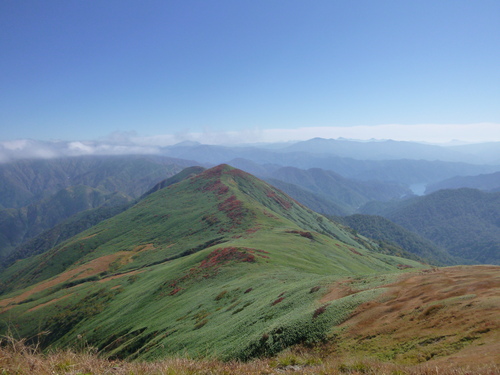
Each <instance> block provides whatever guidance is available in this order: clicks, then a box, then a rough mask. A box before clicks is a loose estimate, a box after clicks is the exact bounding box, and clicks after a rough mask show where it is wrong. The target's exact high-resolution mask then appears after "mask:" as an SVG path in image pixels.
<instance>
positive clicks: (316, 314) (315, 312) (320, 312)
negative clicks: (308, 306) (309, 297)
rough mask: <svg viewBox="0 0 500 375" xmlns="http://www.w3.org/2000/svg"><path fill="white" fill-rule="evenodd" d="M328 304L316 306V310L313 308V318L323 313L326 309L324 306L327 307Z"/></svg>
mask: <svg viewBox="0 0 500 375" xmlns="http://www.w3.org/2000/svg"><path fill="white" fill-rule="evenodd" d="M328 305H329V304H326V305H323V306H321V307H318V308H317V309H316V310H314V313H313V319H316V318H317V317H318V316H320V315H321V314H323V313H324V312H325V311H326V308H327V307H328Z"/></svg>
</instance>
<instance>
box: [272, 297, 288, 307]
mask: <svg viewBox="0 0 500 375" xmlns="http://www.w3.org/2000/svg"><path fill="white" fill-rule="evenodd" d="M284 299H285V297H280V298H278V299H277V300H275V301H273V302H272V303H271V306H274V305H277V304H278V303H280V302H281V301H283V300H284Z"/></svg>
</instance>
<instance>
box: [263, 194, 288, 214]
mask: <svg viewBox="0 0 500 375" xmlns="http://www.w3.org/2000/svg"><path fill="white" fill-rule="evenodd" d="M266 195H267V197H268V198H272V199H273V200H274V201H275V202H276V203H278V204H279V205H280V206H281V207H283V208H284V209H285V210H289V209H290V208H291V207H292V204H291V203H290V202H289V201H287V200H286V199H283V198H282V197H280V196H279V195H278V194H276V192H275V191H273V190H267V191H266Z"/></svg>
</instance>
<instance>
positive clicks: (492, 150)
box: [450, 142, 500, 165]
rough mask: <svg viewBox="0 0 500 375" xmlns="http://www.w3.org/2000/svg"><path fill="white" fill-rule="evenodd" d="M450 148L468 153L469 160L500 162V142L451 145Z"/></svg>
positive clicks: (487, 162)
mask: <svg viewBox="0 0 500 375" xmlns="http://www.w3.org/2000/svg"><path fill="white" fill-rule="evenodd" d="M450 149H451V150H453V151H457V152H461V153H463V154H465V155H467V156H468V157H469V161H474V162H476V163H485V164H496V165H498V164H500V142H486V143H475V144H469V145H459V146H451V147H450Z"/></svg>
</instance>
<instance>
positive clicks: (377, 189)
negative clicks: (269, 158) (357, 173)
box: [273, 167, 411, 213]
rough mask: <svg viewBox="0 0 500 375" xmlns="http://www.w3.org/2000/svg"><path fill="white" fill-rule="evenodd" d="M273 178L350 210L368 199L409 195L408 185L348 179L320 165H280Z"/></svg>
mask: <svg viewBox="0 0 500 375" xmlns="http://www.w3.org/2000/svg"><path fill="white" fill-rule="evenodd" d="M273 178H274V179H278V180H282V181H285V182H288V183H291V184H295V185H298V186H300V187H302V188H305V189H308V190H310V191H312V192H314V193H319V194H321V195H323V196H326V197H328V198H329V199H330V200H331V201H332V202H335V203H337V204H339V205H342V206H343V207H346V208H347V209H348V210H349V211H351V213H352V212H354V211H355V210H356V209H357V208H359V207H360V206H362V205H363V204H365V203H367V202H369V201H371V200H380V201H387V200H391V199H399V198H401V197H402V196H405V195H411V191H410V190H409V189H408V188H405V187H402V186H400V185H397V184H389V183H383V182H378V181H355V180H350V179H347V178H344V177H342V176H341V175H339V174H337V173H335V172H332V171H325V170H323V169H320V168H311V169H308V170H302V169H298V168H293V167H284V168H280V169H278V170H275V171H274V172H273Z"/></svg>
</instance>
